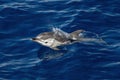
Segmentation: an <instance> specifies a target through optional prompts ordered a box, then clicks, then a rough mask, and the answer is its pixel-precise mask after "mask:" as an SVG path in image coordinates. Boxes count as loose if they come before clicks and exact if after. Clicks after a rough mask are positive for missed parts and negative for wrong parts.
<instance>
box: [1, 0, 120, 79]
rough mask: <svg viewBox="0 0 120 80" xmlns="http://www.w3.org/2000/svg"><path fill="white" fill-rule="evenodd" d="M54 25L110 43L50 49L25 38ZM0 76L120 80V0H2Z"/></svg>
mask: <svg viewBox="0 0 120 80" xmlns="http://www.w3.org/2000/svg"><path fill="white" fill-rule="evenodd" d="M52 27H57V28H60V29H62V30H64V31H66V32H72V31H75V30H78V29H84V30H87V31H91V32H94V33H97V34H98V35H99V36H101V37H102V38H103V39H104V40H105V41H106V42H107V44H108V45H101V44H99V43H75V44H71V45H67V46H63V47H62V48H63V49H65V50H61V51H54V50H51V49H49V48H47V47H44V46H42V45H39V44H38V43H35V42H32V41H31V40H28V38H31V37H35V36H36V35H38V34H39V33H41V32H45V31H50V30H51V28H52ZM0 80H120V0H0Z"/></svg>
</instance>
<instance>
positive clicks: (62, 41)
mask: <svg viewBox="0 0 120 80" xmlns="http://www.w3.org/2000/svg"><path fill="white" fill-rule="evenodd" d="M83 32H84V30H76V31H74V32H72V33H67V32H64V31H62V30H60V29H58V28H53V31H51V32H43V33H40V34H39V35H38V36H36V37H35V38H32V40H33V41H35V42H38V43H40V44H42V45H44V46H47V47H49V48H52V49H54V50H59V49H58V48H57V47H58V46H62V45H67V44H72V43H75V42H79V41H85V40H86V41H87V40H90V38H84V36H83V34H82V33H83Z"/></svg>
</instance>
